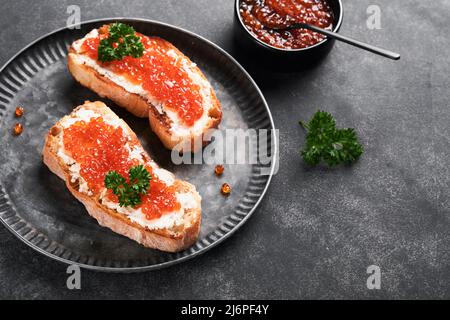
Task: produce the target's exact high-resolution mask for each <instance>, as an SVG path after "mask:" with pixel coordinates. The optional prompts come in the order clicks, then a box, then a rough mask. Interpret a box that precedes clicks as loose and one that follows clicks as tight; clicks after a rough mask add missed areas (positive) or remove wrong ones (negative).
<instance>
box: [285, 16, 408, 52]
mask: <svg viewBox="0 0 450 320" xmlns="http://www.w3.org/2000/svg"><path fill="white" fill-rule="evenodd" d="M298 27H301V28H304V29H309V30H311V31H315V32H318V33H321V34H324V35H326V36H327V37H330V38H334V39H337V40H340V41H342V42H345V43H348V44H351V45H353V46H355V47H358V48H361V49H364V50H367V51H370V52H373V53H376V54H379V55H380V56H383V57H386V58H389V59H392V60H399V59H400V54H398V53H395V52H392V51H389V50H386V49H382V48H379V47H376V46H373V45H370V44H367V43H364V42H361V41H358V40H355V39H352V38H349V37H346V36H343V35H341V34H339V33H336V32H332V31H329V30H325V29H322V28H318V27H316V26H312V25H309V24H298ZM298 27H297V28H298ZM290 29H292V28H290Z"/></svg>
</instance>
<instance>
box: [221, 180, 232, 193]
mask: <svg viewBox="0 0 450 320" xmlns="http://www.w3.org/2000/svg"><path fill="white" fill-rule="evenodd" d="M220 192H222V194H223V195H224V196H228V195H229V194H230V193H231V187H230V185H229V184H228V183H224V184H223V185H222V188H221V189H220Z"/></svg>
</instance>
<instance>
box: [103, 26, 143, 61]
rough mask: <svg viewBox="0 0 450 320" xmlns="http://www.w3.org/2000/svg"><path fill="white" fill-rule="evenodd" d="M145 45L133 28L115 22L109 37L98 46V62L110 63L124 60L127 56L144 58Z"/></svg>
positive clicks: (110, 29)
mask: <svg viewBox="0 0 450 320" xmlns="http://www.w3.org/2000/svg"><path fill="white" fill-rule="evenodd" d="M143 54H144V45H143V44H142V42H141V38H139V37H138V36H137V35H136V32H135V31H134V29H133V27H131V26H129V25H127V24H124V23H121V22H115V23H113V24H111V25H110V26H109V36H108V38H106V39H102V40H101V41H100V44H99V46H98V60H100V61H101V62H110V61H113V60H122V59H123V58H124V57H126V56H131V57H133V58H139V57H142V55H143Z"/></svg>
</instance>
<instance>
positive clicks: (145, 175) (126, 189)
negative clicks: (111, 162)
mask: <svg viewBox="0 0 450 320" xmlns="http://www.w3.org/2000/svg"><path fill="white" fill-rule="evenodd" d="M128 175H129V177H130V179H129V182H127V181H126V179H125V178H124V177H123V176H122V175H121V174H119V173H118V172H117V171H109V172H108V173H107V174H106V176H105V187H106V188H108V189H111V190H112V192H113V193H114V194H115V195H116V196H117V198H119V205H120V206H121V207H128V206H131V207H134V206H137V205H138V204H141V203H142V201H141V195H143V194H146V193H147V191H148V189H149V187H150V180H151V179H152V176H151V175H150V173H149V172H148V171H147V169H145V167H144V166H143V165H138V166H135V167H131V168H130V170H129V171H128Z"/></svg>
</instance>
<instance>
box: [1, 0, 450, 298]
mask: <svg viewBox="0 0 450 320" xmlns="http://www.w3.org/2000/svg"><path fill="white" fill-rule="evenodd" d="M343 2H344V6H345V20H344V23H343V26H342V29H341V32H342V33H345V34H347V35H350V36H353V37H355V38H358V39H361V40H363V41H367V42H371V43H374V44H378V45H380V46H384V47H387V48H390V49H392V50H396V51H399V52H400V53H401V54H402V59H401V60H400V61H399V62H393V61H390V60H387V59H383V58H381V57H378V56H375V55H372V54H370V53H366V52H364V51H360V50H358V49H355V48H352V47H350V46H348V45H345V44H340V43H338V44H337V45H336V47H335V48H334V50H333V51H332V53H331V54H330V55H329V56H328V57H327V58H326V59H325V60H324V61H322V63H321V64H319V65H318V66H315V67H314V68H311V69H309V70H308V71H297V72H291V73H273V72H270V71H265V72H261V70H259V71H258V70H257V69H256V68H254V67H253V66H248V67H249V70H250V71H251V73H252V75H253V76H254V78H255V80H256V82H257V83H258V85H259V86H260V87H261V89H262V91H263V93H264V95H265V97H266V99H267V101H268V103H269V106H270V108H271V110H272V114H273V116H274V121H275V125H276V127H277V128H278V129H279V130H280V169H279V172H278V174H277V175H276V176H274V178H273V180H272V184H271V186H270V188H269V191H268V193H267V195H266V197H265V199H264V200H263V201H262V203H261V205H260V207H259V208H258V210H257V211H256V212H255V214H254V216H253V217H252V218H251V219H250V220H249V221H248V222H247V223H246V224H245V225H244V226H243V227H242V229H240V230H239V231H238V232H237V233H236V234H235V235H233V236H232V237H231V238H230V239H228V240H227V241H226V242H224V243H223V244H221V245H219V246H218V247H216V248H214V249H213V250H211V251H209V252H208V253H206V254H204V255H202V256H199V257H197V258H196V259H193V260H191V261H188V262H186V263H182V264H179V265H176V266H173V267H170V268H167V269H163V270H159V271H155V272H147V273H140V274H106V273H97V272H91V271H86V270H83V271H82V288H81V290H72V291H71V290H68V289H67V288H66V278H67V274H66V266H65V265H63V264H61V263H58V262H55V261H52V260H50V259H49V258H46V257H44V256H42V255H40V254H37V253H36V252H34V251H33V250H32V249H30V248H28V247H27V246H26V245H24V244H23V243H21V242H20V241H19V240H17V239H16V238H15V237H14V236H13V235H11V234H10V233H9V232H8V231H7V230H6V229H5V228H4V227H0V283H1V285H0V298H14V299H16V298H27V299H33V298H46V299H47V298H64V299H68V298H125V299H170V298H175V299H184V298H201V299H203V298H214V299H215V298H220V299H234V298H249V299H253V298H258V299H259V298H279V299H300V298H306V299H310V298H320V299H343V298H350V299H356V298H363V299H381V298H388V299H399V298H414V299H415V298H447V299H448V298H450V284H449V280H450V256H449V245H450V223H449V219H450V195H449V188H450V152H449V150H450V110H449V107H450V103H449V86H450V59H449V56H448V52H449V50H450V38H449V37H448V35H449V34H450V30H449V29H450V28H449V24H448V17H449V16H450V2H449V1H447V0H435V1H421V0H410V1H405V0H402V1H389V0H378V1H376V4H378V5H379V6H380V7H381V27H382V28H381V29H379V30H377V29H376V30H370V29H369V28H368V27H367V26H366V20H367V18H368V14H367V12H366V10H367V8H368V6H369V5H371V4H373V1H372V0H358V1H349V0H344V1H343ZM70 4H76V1H24V0H20V1H19V0H14V1H2V4H1V7H2V10H1V11H0V30H1V31H0V43H1V51H0V63H1V64H3V63H5V62H6V61H7V60H8V59H9V58H10V57H11V56H13V55H14V54H15V53H16V52H17V51H18V50H20V49H21V48H22V47H24V46H25V45H27V44H28V43H29V42H30V41H32V40H34V39H36V38H38V37H40V36H42V35H44V34H46V33H47V32H50V31H52V30H54V29H56V28H59V27H63V26H65V25H66V20H67V17H68V14H67V6H68V5H70ZM78 5H79V6H80V8H81V18H82V20H89V19H94V18H101V17H114V16H124V17H140V18H148V19H155V20H160V21H163V22H166V23H170V24H173V25H176V26H180V27H182V28H186V29H188V30H190V31H193V32H195V33H198V34H200V35H202V36H204V37H206V38H207V39H210V40H212V41H213V42H215V43H216V44H218V45H219V46H221V47H222V48H224V49H225V50H227V51H228V52H230V53H231V54H232V55H233V56H235V57H236V58H237V60H238V61H242V57H244V56H245V54H246V53H245V52H242V51H240V50H239V48H238V47H236V45H235V44H234V38H233V30H232V20H233V1H232V0H184V1H175V0H174V1H167V0H158V1H153V0H152V1H149V0H138V1H118V0H117V1H83V2H80V3H78ZM255 69H256V70H257V71H255ZM318 108H321V109H324V110H327V111H330V112H332V113H333V114H334V115H335V117H336V118H337V121H338V123H339V124H340V125H342V126H346V127H355V128H357V131H358V133H359V135H360V138H361V141H362V143H363V144H364V147H365V153H364V155H363V157H362V158H361V160H360V161H359V162H358V163H357V164H355V165H353V166H351V167H341V168H335V169H326V168H324V167H319V168H315V169H312V168H308V167H307V166H305V165H304V164H303V162H302V160H301V158H300V156H299V152H298V151H299V149H300V148H301V146H302V144H303V141H304V132H303V130H302V129H301V128H300V127H299V125H298V123H297V121H298V120H299V119H307V118H309V117H310V116H311V115H312V114H313V113H314V112H315V111H316V110H317V109H318ZM369 265H377V266H379V267H380V268H381V272H382V277H381V289H380V290H368V289H367V287H366V279H367V277H368V274H367V273H366V270H367V267H368V266H369Z"/></svg>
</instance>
